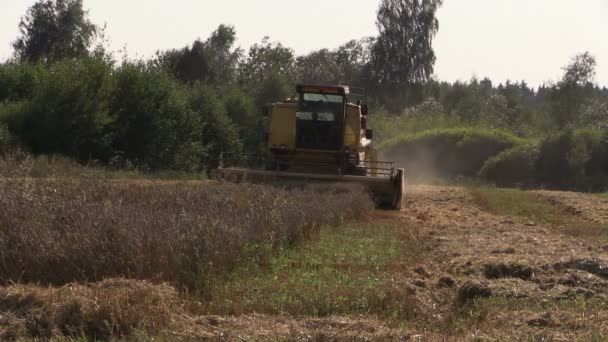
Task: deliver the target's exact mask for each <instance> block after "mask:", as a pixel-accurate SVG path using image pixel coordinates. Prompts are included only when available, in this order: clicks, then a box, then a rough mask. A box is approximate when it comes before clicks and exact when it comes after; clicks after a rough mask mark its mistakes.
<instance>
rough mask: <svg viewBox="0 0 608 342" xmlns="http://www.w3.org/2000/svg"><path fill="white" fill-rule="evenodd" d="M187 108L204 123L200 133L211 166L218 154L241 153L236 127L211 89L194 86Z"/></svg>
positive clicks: (198, 85)
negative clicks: (206, 148)
mask: <svg viewBox="0 0 608 342" xmlns="http://www.w3.org/2000/svg"><path fill="white" fill-rule="evenodd" d="M189 92H190V96H189V103H188V105H189V107H190V108H191V109H192V110H193V111H194V112H196V113H197V114H198V115H199V117H200V119H201V121H202V122H204V123H205V125H204V126H203V127H202V130H201V133H202V135H203V140H204V141H205V142H206V144H207V146H208V156H209V161H208V162H210V163H211V165H209V166H213V165H212V164H213V162H214V161H215V160H217V158H218V157H219V155H220V153H222V152H231V153H241V152H242V150H243V146H242V142H241V140H240V137H239V131H238V127H237V126H236V125H235V123H234V122H233V121H232V119H231V118H230V117H229V116H228V114H227V113H226V109H225V108H224V105H223V103H222V102H221V101H220V99H219V98H218V97H217V95H216V94H215V92H214V91H213V89H211V88H209V87H208V86H206V85H204V84H200V83H199V84H195V85H194V86H193V87H192V88H191V89H190V90H189Z"/></svg>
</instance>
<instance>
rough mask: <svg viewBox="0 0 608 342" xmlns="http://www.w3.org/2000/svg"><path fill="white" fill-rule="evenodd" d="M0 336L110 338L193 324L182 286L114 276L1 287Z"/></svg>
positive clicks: (156, 331)
mask: <svg viewBox="0 0 608 342" xmlns="http://www.w3.org/2000/svg"><path fill="white" fill-rule="evenodd" d="M0 312H2V315H0V339H2V340H12V339H23V338H27V339H40V340H47V339H50V338H62V337H68V338H82V337H85V338H86V339H88V340H108V339H110V338H121V337H123V336H130V335H134V334H137V333H139V332H141V333H145V334H154V333H160V332H162V331H171V330H183V329H188V328H187V326H185V320H184V319H181V317H183V316H184V310H183V309H182V306H181V300H180V299H179V297H178V294H177V292H176V291H175V290H174V289H173V288H172V287H170V286H168V285H162V284H161V285H152V284H151V283H148V282H145V281H132V280H123V279H110V280H106V281H103V282H100V283H95V284H88V285H80V284H69V285H66V286H63V287H56V288H53V287H49V288H44V287H37V286H32V285H13V286H9V287H5V288H2V289H0Z"/></svg>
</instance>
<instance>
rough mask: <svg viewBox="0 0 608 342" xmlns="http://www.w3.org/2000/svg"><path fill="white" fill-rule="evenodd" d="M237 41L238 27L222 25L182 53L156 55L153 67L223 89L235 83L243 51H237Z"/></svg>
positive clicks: (183, 78) (190, 80)
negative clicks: (235, 45) (236, 28)
mask: <svg viewBox="0 0 608 342" xmlns="http://www.w3.org/2000/svg"><path fill="white" fill-rule="evenodd" d="M235 42H236V30H235V28H234V27H233V26H228V25H220V26H219V27H218V28H217V30H216V31H214V32H213V33H212V34H211V36H210V37H209V38H208V39H207V40H206V41H201V40H200V39H197V40H196V41H195V42H194V43H193V44H192V46H186V47H184V48H182V49H181V50H168V51H164V52H160V51H159V52H157V56H156V59H155V61H154V62H153V64H154V65H156V66H158V67H160V68H161V69H163V70H165V71H166V72H168V73H169V74H171V75H173V76H174V77H175V78H177V79H178V80H180V81H183V82H189V83H191V82H204V83H206V84H208V85H211V86H213V87H214V88H216V89H224V88H226V87H228V86H230V85H231V84H232V83H233V82H234V81H235V80H236V74H237V66H238V61H239V59H240V57H241V50H240V49H236V48H234V44H235Z"/></svg>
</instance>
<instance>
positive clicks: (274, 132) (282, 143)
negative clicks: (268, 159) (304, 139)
mask: <svg viewBox="0 0 608 342" xmlns="http://www.w3.org/2000/svg"><path fill="white" fill-rule="evenodd" d="M268 144H269V145H270V146H271V148H281V147H282V148H285V149H287V150H289V151H293V150H295V149H296V104H295V103H281V104H276V105H275V106H274V108H273V111H272V115H271V117H270V127H269V134H268Z"/></svg>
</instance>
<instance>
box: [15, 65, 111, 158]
mask: <svg viewBox="0 0 608 342" xmlns="http://www.w3.org/2000/svg"><path fill="white" fill-rule="evenodd" d="M110 87H111V68H110V67H109V66H108V65H107V64H106V63H105V62H102V61H99V60H94V59H82V60H66V61H63V62H60V63H56V64H53V65H52V66H50V67H49V68H48V69H46V70H45V72H44V77H43V78H42V79H41V80H39V82H37V83H36V84H34V86H33V89H32V91H31V98H29V99H27V100H24V101H23V102H21V103H18V104H17V105H15V106H14V107H13V108H12V111H11V112H10V113H9V115H8V118H7V120H8V122H9V127H10V129H11V131H13V132H15V133H16V135H17V136H18V137H19V138H20V140H21V141H22V142H23V143H24V144H26V145H27V146H28V147H29V148H30V149H31V150H32V152H34V153H48V154H54V153H62V154H65V155H69V156H73V157H76V158H78V159H80V160H86V159H89V158H91V157H93V158H100V157H104V156H107V155H108V154H109V147H110V146H109V144H110V140H109V137H108V132H107V131H105V125H106V124H107V122H108V121H109V120H110V117H109V113H108V98H109V91H110V89H111V88H110Z"/></svg>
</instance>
